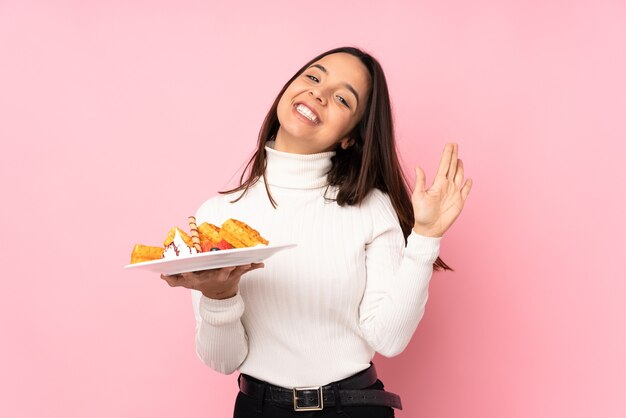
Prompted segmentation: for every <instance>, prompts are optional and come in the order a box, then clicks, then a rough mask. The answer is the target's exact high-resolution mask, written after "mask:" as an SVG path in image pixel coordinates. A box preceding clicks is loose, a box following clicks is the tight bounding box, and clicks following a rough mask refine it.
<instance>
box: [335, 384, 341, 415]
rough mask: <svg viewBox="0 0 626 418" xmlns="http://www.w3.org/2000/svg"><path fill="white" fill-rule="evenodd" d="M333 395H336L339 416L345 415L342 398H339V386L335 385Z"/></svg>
mask: <svg viewBox="0 0 626 418" xmlns="http://www.w3.org/2000/svg"><path fill="white" fill-rule="evenodd" d="M333 393H334V395H335V408H336V412H337V415H339V414H343V409H342V408H341V396H339V385H338V384H336V383H335V384H333Z"/></svg>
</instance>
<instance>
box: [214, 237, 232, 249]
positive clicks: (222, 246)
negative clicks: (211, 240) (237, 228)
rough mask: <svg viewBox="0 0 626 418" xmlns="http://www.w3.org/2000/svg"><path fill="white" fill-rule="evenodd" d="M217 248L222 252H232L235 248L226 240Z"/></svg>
mask: <svg viewBox="0 0 626 418" xmlns="http://www.w3.org/2000/svg"><path fill="white" fill-rule="evenodd" d="M216 247H217V248H219V249H220V250H230V249H232V248H235V247H233V246H232V245H230V244H229V243H228V241H226V240H225V239H223V240H221V241H220V242H218V243H217V245H216Z"/></svg>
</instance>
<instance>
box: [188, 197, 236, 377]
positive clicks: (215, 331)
mask: <svg viewBox="0 0 626 418" xmlns="http://www.w3.org/2000/svg"><path fill="white" fill-rule="evenodd" d="M222 205H223V202H222V201H221V200H220V199H216V198H212V199H209V200H207V201H206V202H205V203H204V204H203V205H202V206H200V208H199V209H198V211H197V212H196V220H197V223H198V225H200V224H201V223H202V222H209V223H214V224H217V225H221V223H222V222H223V221H224V220H225V219H223V218H224V214H223V206H222ZM191 296H192V302H193V308H194V309H193V310H194V314H195V318H196V353H197V354H198V357H199V358H200V360H202V362H203V363H205V364H206V365H207V366H209V367H210V368H212V369H214V370H216V371H218V372H220V373H224V374H231V373H234V372H235V371H236V370H237V368H239V366H240V365H241V363H242V362H243V361H244V359H245V358H246V356H247V354H248V338H247V335H246V332H245V329H244V326H243V324H242V322H241V317H242V315H243V312H244V301H243V299H242V297H241V295H240V294H239V293H237V295H235V296H234V297H232V298H229V299H223V300H217V299H209V298H207V297H205V296H204V295H202V293H201V292H199V291H195V290H193V291H192V292H191Z"/></svg>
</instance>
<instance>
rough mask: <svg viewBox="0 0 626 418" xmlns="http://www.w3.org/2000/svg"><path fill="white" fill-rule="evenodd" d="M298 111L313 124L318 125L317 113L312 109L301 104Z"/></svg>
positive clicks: (297, 108)
mask: <svg viewBox="0 0 626 418" xmlns="http://www.w3.org/2000/svg"><path fill="white" fill-rule="evenodd" d="M296 110H297V111H298V113H300V114H301V115H302V116H304V117H305V118H307V119H308V120H310V121H311V122H315V123H317V116H315V113H313V112H312V111H311V109H309V108H308V107H306V106H305V105H303V104H299V105H298V106H296Z"/></svg>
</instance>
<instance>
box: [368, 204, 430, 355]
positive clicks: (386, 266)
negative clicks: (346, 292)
mask: <svg viewBox="0 0 626 418" xmlns="http://www.w3.org/2000/svg"><path fill="white" fill-rule="evenodd" d="M372 199H373V201H372V207H373V210H372V219H371V222H372V237H371V240H370V241H369V242H368V243H367V244H366V248H365V257H366V260H365V261H366V285H365V292H364V295H363V300H362V301H361V306H360V328H361V331H362V332H363V336H364V338H365V339H366V340H367V341H368V343H369V345H370V346H371V347H372V348H373V349H374V350H376V351H377V352H379V353H380V354H382V355H384V356H387V357H391V356H395V355H397V354H399V353H401V352H402V351H403V350H404V348H405V347H406V346H407V344H408V343H409V341H410V339H411V336H412V335H413V333H414V332H415V329H416V328H417V325H418V323H419V321H420V320H421V318H422V316H423V314H424V308H425V305H426V300H427V299H428V284H429V282H430V278H431V276H432V272H433V263H434V262H435V260H436V259H437V256H438V255H439V249H440V241H441V238H431V237H425V236H422V235H418V234H416V233H415V232H411V234H410V235H409V237H408V240H407V245H406V247H405V245H404V236H403V235H402V230H401V229H400V225H399V223H398V220H397V216H396V214H395V212H394V210H393V207H392V205H391V201H390V200H389V198H388V196H387V195H385V194H383V193H382V192H375V193H373V196H372Z"/></svg>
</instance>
